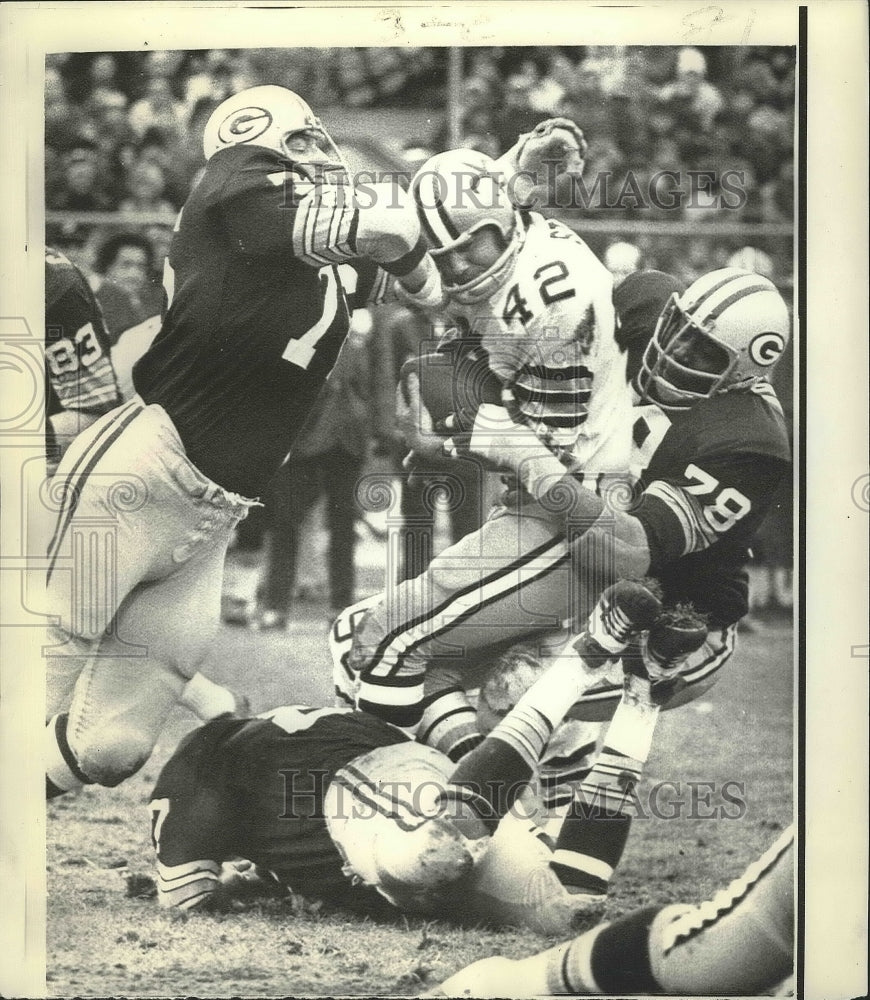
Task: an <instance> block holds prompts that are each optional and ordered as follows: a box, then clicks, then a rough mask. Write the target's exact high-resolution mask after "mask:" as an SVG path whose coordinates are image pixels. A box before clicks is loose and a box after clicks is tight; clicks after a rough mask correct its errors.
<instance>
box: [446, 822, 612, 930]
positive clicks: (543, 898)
mask: <svg viewBox="0 0 870 1000" xmlns="http://www.w3.org/2000/svg"><path fill="white" fill-rule="evenodd" d="M552 859H553V851H552V847H551V846H550V843H549V838H548V837H547V836H546V834H545V833H544V832H543V830H541V829H540V828H539V827H538V826H537V825H536V824H535V823H533V822H531V821H530V820H528V819H523V818H520V817H518V816H515V815H513V814H512V813H509V814H508V815H507V816H505V818H504V819H503V820H502V821H501V823H500V824H499V827H498V830H496V832H495V835H494V836H493V837H492V840H491V841H490V843H489V848H488V849H487V851H486V853H485V854H484V855H483V858H482V859H481V860H480V861H479V862H478V863H477V864H476V865H475V869H474V872H473V873H472V875H471V877H470V878H469V880H468V881H467V882H466V883H465V890H466V894H465V900H464V903H465V907H466V912H467V913H468V914H469V915H471V916H475V917H477V918H478V919H483V920H486V921H487V922H489V923H495V924H507V925H510V926H514V927H527V928H528V929H529V930H533V931H535V932H536V933H538V934H557V935H560V936H562V937H568V936H569V935H571V934H575V933H577V932H578V931H580V930H583V929H585V928H587V927H590V926H593V925H594V924H597V923H598V922H599V921H600V919H601V914H602V911H603V909H604V904H605V902H606V897H605V896H604V895H603V894H597V893H594V894H589V893H571V892H569V891H568V890H567V889H566V888H565V886H563V885H562V883H561V882H560V881H559V879H558V876H557V875H556V873H555V872H554V871H553V870H552V868H551V867H550V862H551V861H552Z"/></svg>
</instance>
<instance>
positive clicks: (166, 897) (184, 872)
mask: <svg viewBox="0 0 870 1000" xmlns="http://www.w3.org/2000/svg"><path fill="white" fill-rule="evenodd" d="M220 871H221V866H220V865H219V864H218V862H217V861H186V862H184V863H183V864H180V865H165V864H163V863H162V862H161V861H160V860H158V861H157V901H158V903H159V904H160V905H161V906H166V907H170V906H177V907H180V908H181V909H182V910H191V909H193V908H194V907H195V906H199V905H200V904H201V903H202V902H203V900H205V899H206V898H207V897H208V896H209V895H211V893H213V892H214V891H215V890H216V889H217V887H218V885H219V884H220Z"/></svg>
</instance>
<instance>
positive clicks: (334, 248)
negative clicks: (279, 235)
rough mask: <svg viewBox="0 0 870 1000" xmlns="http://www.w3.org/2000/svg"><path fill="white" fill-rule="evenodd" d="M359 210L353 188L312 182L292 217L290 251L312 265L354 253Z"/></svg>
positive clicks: (346, 257)
mask: <svg viewBox="0 0 870 1000" xmlns="http://www.w3.org/2000/svg"><path fill="white" fill-rule="evenodd" d="M358 221H359V210H358V209H357V207H356V205H355V198H354V197H353V189H352V188H349V187H343V186H337V185H322V184H318V185H314V186H312V188H311V190H310V191H308V192H307V193H306V194H305V195H304V196H303V197H302V198H301V199H300V201H299V205H298V207H297V209H296V214H295V217H294V220H293V253H294V254H295V256H297V257H298V258H300V260H304V261H305V262H306V263H308V264H311V265H313V266H314V267H321V266H322V265H324V264H339V263H341V262H342V261H346V260H351V259H352V258H354V257H356V256H357V250H356V230H357V225H358Z"/></svg>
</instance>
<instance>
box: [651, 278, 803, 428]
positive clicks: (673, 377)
mask: <svg viewBox="0 0 870 1000" xmlns="http://www.w3.org/2000/svg"><path fill="white" fill-rule="evenodd" d="M788 340H789V314H788V308H787V306H786V304H785V302H784V301H783V298H782V296H781V295H780V294H779V292H778V291H777V290H776V288H775V287H774V284H773V282H772V281H770V280H769V279H768V278H764V277H762V276H761V275H759V274H754V273H752V272H751V271H744V270H741V269H739V268H722V269H721V270H717V271H711V272H710V273H709V274H705V275H704V276H703V277H701V278H698V279H697V280H696V281H694V282H693V283H692V284H691V285H690V286H689V287H688V288H687V289H686V291H685V292H683V293H682V295H677V294H674V295H673V296H672V297H671V299H670V301H669V302H668V304H667V305H666V306H665V308H664V309H663V310H662V313H661V316H660V317H659V320H658V324H657V325H656V329H655V332H654V334H653V337H652V340H650V342H649V344H648V345H647V348H646V351H645V352H644V355H643V361H642V363H641V370H640V372H639V373H638V375H637V385H636V388H637V390H638V392H639V393H640V395H641V397H642V398H643V399H645V400H646V401H648V402H650V403H655V404H657V405H658V406H660V407H661V408H662V409H663V410H683V409H687V408H688V407H691V406H693V405H694V404H695V403H696V402H698V400H701V399H707V398H708V397H710V396H713V395H714V394H716V393H720V392H727V391H728V390H729V389H733V388H736V387H746V386H749V385H751V384H752V383H754V382H757V381H759V380H760V379H765V378H767V376H768V375H769V374H770V372H771V371H772V370H773V368H774V366H775V365H776V363H777V361H778V360H779V358H780V356H781V355H782V352H783V351H784V350H785V348H786V346H787V344H788Z"/></svg>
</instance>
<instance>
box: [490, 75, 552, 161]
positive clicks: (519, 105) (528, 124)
mask: <svg viewBox="0 0 870 1000" xmlns="http://www.w3.org/2000/svg"><path fill="white" fill-rule="evenodd" d="M540 120H541V116H540V114H539V113H538V112H537V111H535V110H534V109H533V108H532V106H531V104H530V103H529V84H528V81H527V80H525V79H524V78H522V77H513V78H512V79H511V80H509V81H508V82H507V83H506V84H505V91H504V96H503V103H502V106H501V108H499V109H498V110H497V111H496V112H495V114H494V115H493V131H494V133H495V136H496V138H497V139H498V145H499V150H500V151H501V152H504V150H506V149H510V147H511V146H512V145H513V144H514V142H516V138H517V135H518V134H519V133H521V132H529V131H531V129H533V128H534V127H535V125H537V124H538V122H539V121H540Z"/></svg>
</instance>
